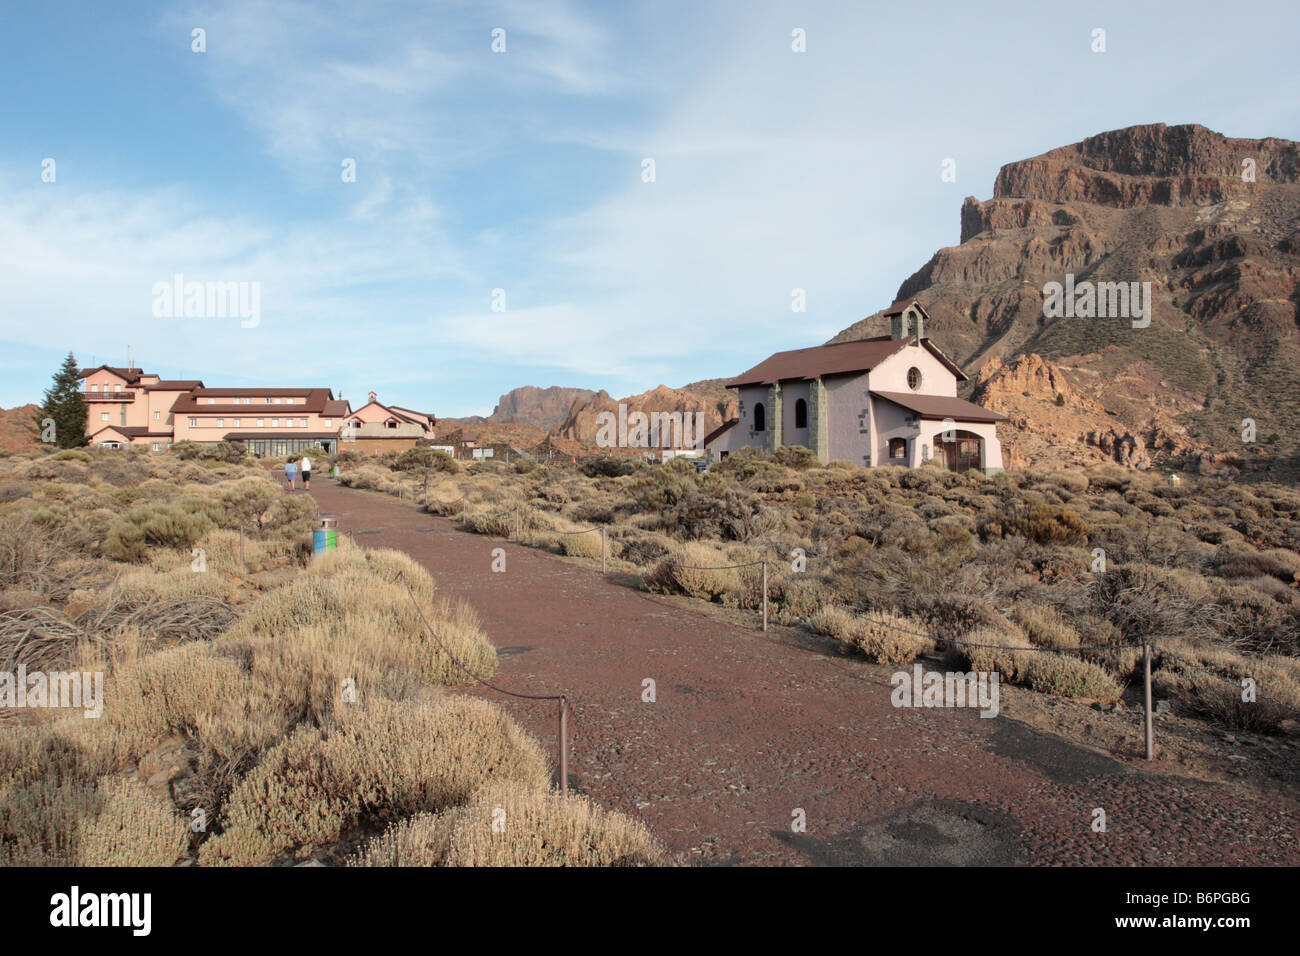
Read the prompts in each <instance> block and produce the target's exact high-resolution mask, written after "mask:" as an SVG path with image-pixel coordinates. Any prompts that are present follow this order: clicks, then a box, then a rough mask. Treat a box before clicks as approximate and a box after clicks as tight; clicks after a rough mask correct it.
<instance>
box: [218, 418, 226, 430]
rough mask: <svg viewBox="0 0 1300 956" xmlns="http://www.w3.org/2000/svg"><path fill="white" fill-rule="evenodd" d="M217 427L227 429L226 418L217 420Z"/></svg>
mask: <svg viewBox="0 0 1300 956" xmlns="http://www.w3.org/2000/svg"><path fill="white" fill-rule="evenodd" d="M217 427H218V428H225V427H226V420H225V419H224V418H218V419H217Z"/></svg>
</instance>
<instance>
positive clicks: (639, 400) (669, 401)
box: [555, 385, 737, 442]
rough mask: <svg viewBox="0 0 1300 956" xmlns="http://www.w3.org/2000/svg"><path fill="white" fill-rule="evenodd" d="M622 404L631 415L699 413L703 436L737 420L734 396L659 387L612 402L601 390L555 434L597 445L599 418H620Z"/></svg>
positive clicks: (574, 410) (576, 406)
mask: <svg viewBox="0 0 1300 956" xmlns="http://www.w3.org/2000/svg"><path fill="white" fill-rule="evenodd" d="M620 402H621V403H622V404H625V405H626V406H627V412H628V414H629V415H630V414H631V413H633V412H645V413H646V414H649V413H650V412H670V413H671V412H682V413H687V412H690V413H695V412H700V413H702V414H703V415H704V431H703V432H702V433H701V434H702V435H707V434H708V433H709V432H711V431H713V429H715V428H717V427H718V426H719V425H721V424H722V423H723V422H724V421H725V420H726V419H727V418H734V417H735V415H736V410H737V405H736V399H735V396H734V395H730V396H727V397H719V396H714V395H701V394H698V393H696V392H692V391H689V390H687V389H673V388H669V387H668V386H666V385H660V386H659V387H658V388H654V389H651V390H650V391H648V392H644V393H642V394H640V395H632V396H629V397H628V398H624V399H615V398H611V397H610V394H609V393H608V392H606V391H604V390H603V389H602V390H601V391H600V392H598V393H596V394H595V395H593V396H592V397H591V398H589V399H587V400H586V401H583V402H577V403H575V404H574V406H573V408H572V409H571V410H570V412H569V415H568V417H567V418H565V420H564V422H563V423H561V424H560V425H559V426H557V428H556V429H555V434H557V435H558V436H559V437H561V438H568V439H573V440H575V441H581V442H594V441H595V440H596V430H597V428H598V427H599V426H598V423H597V421H596V417H597V416H598V415H599V414H600V413H601V412H606V411H608V412H613V413H614V414H615V415H617V414H618V406H619V404H620Z"/></svg>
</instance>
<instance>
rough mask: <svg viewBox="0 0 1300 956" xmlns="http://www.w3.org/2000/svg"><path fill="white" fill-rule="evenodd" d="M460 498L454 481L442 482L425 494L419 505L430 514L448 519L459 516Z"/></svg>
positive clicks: (458, 489)
mask: <svg viewBox="0 0 1300 956" xmlns="http://www.w3.org/2000/svg"><path fill="white" fill-rule="evenodd" d="M461 496H462V492H461V490H460V485H458V484H456V482H454V481H442V482H439V483H438V484H436V485H434V486H433V487H432V488H430V489H429V490H428V491H427V492H425V494H424V497H423V499H422V500H421V504H422V505H423V506H424V510H425V511H428V512H429V513H431V514H436V515H443V516H444V517H449V516H451V515H458V514H460V509H461V500H462V497H461Z"/></svg>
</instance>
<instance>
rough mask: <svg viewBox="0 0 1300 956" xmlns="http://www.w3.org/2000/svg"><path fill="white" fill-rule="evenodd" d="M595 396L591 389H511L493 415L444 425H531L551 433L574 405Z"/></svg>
mask: <svg viewBox="0 0 1300 956" xmlns="http://www.w3.org/2000/svg"><path fill="white" fill-rule="evenodd" d="M595 394H596V393H595V392H593V391H592V390H591V389H589V388H565V387H562V386H559V385H553V386H551V387H550V388H538V387H537V386H535V385H523V386H521V387H519V388H512V389H511V390H510V391H508V392H506V393H505V394H504V395H502V396H501V397H500V398H499V399H497V404H496V407H495V408H494V409H492V414H491V415H488V416H486V417H485V416H483V415H469V416H467V417H465V418H447V419H444V421H446V422H448V423H450V424H453V425H485V424H492V425H530V426H532V427H534V428H540V429H542V430H543V431H549V430H550V429H552V428H554V427H555V426H556V425H558V424H559V423H560V422H562V421H564V419H565V418H567V417H568V414H569V409H570V408H572V407H573V403H574V402H576V401H585V400H586V399H588V398H590V397H591V396H593V395H595Z"/></svg>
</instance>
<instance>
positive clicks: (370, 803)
mask: <svg viewBox="0 0 1300 956" xmlns="http://www.w3.org/2000/svg"><path fill="white" fill-rule="evenodd" d="M547 778H548V772H547V765H546V760H545V758H544V757H543V755H542V751H541V748H540V747H539V746H538V744H537V742H536V741H534V740H533V739H532V738H531V737H529V736H528V735H526V734H525V733H524V732H523V731H522V730H520V729H519V727H518V726H517V725H516V724H514V722H513V721H511V720H510V719H509V718H508V717H506V715H505V714H504V712H502V711H501V710H499V709H498V708H496V707H494V706H493V705H492V704H489V703H487V702H486V701H481V700H474V699H472V698H465V697H458V698H444V699H441V700H438V701H436V702H431V703H417V702H413V701H385V700H371V701H369V702H367V703H358V704H356V705H353V706H349V707H341V708H339V709H338V710H337V711H336V712H335V719H334V721H333V723H332V724H331V725H329V726H327V727H325V728H322V729H317V728H314V727H309V726H303V727H300V728H298V729H297V730H296V731H295V732H294V733H293V734H291V735H290V736H289V738H288V739H286V740H285V741H284V742H283V743H282V744H280V745H278V746H276V747H275V748H273V749H272V750H271V751H270V752H268V753H267V754H266V756H265V757H264V758H263V759H262V761H261V762H260V763H259V764H258V765H257V767H256V768H254V769H253V771H252V772H250V773H249V774H248V776H246V777H245V778H244V779H243V780H242V781H241V782H240V783H239V785H238V786H237V787H236V788H235V790H234V792H233V793H232V794H231V796H230V801H229V803H228V804H227V806H226V813H225V821H224V822H225V830H224V832H223V833H221V834H220V835H218V836H215V837H213V838H211V839H209V840H208V841H207V842H206V843H204V844H203V846H202V848H201V851H200V858H201V859H202V861H203V862H204V863H212V864H218V865H241V864H242V865H259V864H266V863H269V862H271V861H272V860H273V859H274V858H275V857H276V856H277V855H278V854H280V853H283V852H285V851H287V850H290V849H295V848H303V849H305V848H312V847H321V846H327V845H330V844H333V843H337V842H338V841H339V840H340V839H342V838H343V836H344V834H345V833H347V832H349V831H350V830H352V828H354V827H355V826H356V825H357V824H358V823H359V822H361V820H363V819H366V820H368V821H382V820H385V819H388V820H391V819H396V818H399V817H403V816H409V815H411V814H414V813H419V812H421V811H438V810H443V809H446V808H448V807H450V806H453V805H455V804H458V803H463V802H465V801H466V800H468V799H469V797H470V796H471V795H472V794H473V793H474V792H475V791H477V790H478V789H479V788H481V787H483V786H484V785H485V784H488V783H496V782H515V783H518V784H522V785H524V786H526V787H529V788H531V789H533V790H540V789H543V788H545V787H546V785H547Z"/></svg>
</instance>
